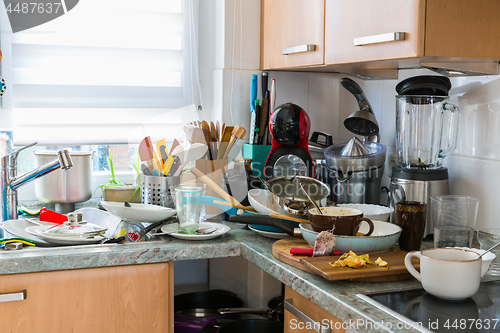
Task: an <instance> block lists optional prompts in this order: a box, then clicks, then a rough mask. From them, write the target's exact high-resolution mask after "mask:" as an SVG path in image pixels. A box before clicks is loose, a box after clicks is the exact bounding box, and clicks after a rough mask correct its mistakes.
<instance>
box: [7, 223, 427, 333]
mask: <svg viewBox="0 0 500 333" xmlns="http://www.w3.org/2000/svg"><path fill="white" fill-rule="evenodd" d="M222 223H224V224H226V225H228V226H229V227H230V228H231V230H230V231H229V232H228V233H227V234H225V235H222V236H220V237H217V238H215V239H210V240H204V241H188V240H180V239H175V238H172V237H169V236H161V237H162V238H161V239H160V240H151V241H148V242H142V243H125V244H111V245H106V244H103V245H84V246H65V247H55V248H25V249H23V250H20V251H3V250H2V251H0V275H6V274H18V273H33V272H43V271H57V270H67V269H78V268H92V267H106V266H118V265H136V264H146V263H158V262H166V261H172V260H173V261H181V260H192V259H210V258H223V257H235V256H242V257H244V258H246V259H247V260H249V261H250V262H252V263H253V264H255V265H256V266H258V267H260V268H261V269H263V270H264V271H266V272H267V273H269V274H270V275H272V276H273V277H275V278H276V279H278V280H279V281H281V282H282V283H284V284H285V285H287V286H289V287H291V288H292V289H293V290H296V291H297V292H299V293H300V294H301V295H303V296H305V297H306V298H307V299H309V300H311V301H312V302H314V303H316V304H318V305H319V306H320V307H322V308H323V309H325V310H326V311H328V312H329V313H331V314H332V315H334V316H336V317H337V318H339V319H341V320H342V321H345V322H354V321H357V320H360V321H364V322H372V323H381V322H382V321H383V322H384V323H386V324H387V323H392V324H393V327H395V326H396V324H397V323H400V321H399V320H398V319H396V318H394V317H392V316H390V315H388V314H386V313H385V312H383V311H381V310H379V309H377V308H376V307H374V306H372V305H370V304H369V303H366V302H365V301H363V300H361V299H359V298H358V297H357V296H356V294H358V293H366V292H376V291H387V290H404V289H410V288H417V287H420V283H419V282H418V281H417V280H415V279H413V278H411V279H408V280H403V281H397V282H384V283H366V282H350V281H327V280H325V279H323V278H322V277H319V276H316V275H313V274H310V273H307V272H304V271H302V270H300V269H297V268H294V267H292V266H290V265H288V264H285V263H283V262H281V261H279V260H278V259H276V258H275V257H274V256H273V254H272V244H273V243H274V242H275V240H274V239H269V238H265V237H262V236H260V235H258V234H257V233H255V232H253V231H251V230H248V229H246V228H243V227H242V226H241V225H238V224H236V223H230V222H222ZM430 246H431V242H428V241H427V242H424V247H430ZM385 327H386V325H385V326H383V325H379V326H378V328H370V329H364V328H363V327H358V330H359V331H361V332H363V331H370V332H388V331H389V330H387V329H386V328H385ZM390 331H392V332H417V331H416V330H413V329H402V330H398V329H394V328H393V329H392V330H390Z"/></svg>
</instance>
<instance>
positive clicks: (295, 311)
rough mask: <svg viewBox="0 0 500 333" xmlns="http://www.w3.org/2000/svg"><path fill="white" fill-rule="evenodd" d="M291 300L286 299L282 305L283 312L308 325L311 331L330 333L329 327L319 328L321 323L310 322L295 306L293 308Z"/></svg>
mask: <svg viewBox="0 0 500 333" xmlns="http://www.w3.org/2000/svg"><path fill="white" fill-rule="evenodd" d="M292 303H293V299H292V298H287V299H286V300H285V302H284V304H283V306H284V308H285V310H287V311H288V312H290V313H291V314H293V315H294V316H295V317H297V318H299V319H300V320H301V321H302V322H304V323H305V324H309V325H310V326H311V327H312V328H313V330H315V331H316V332H318V333H331V332H332V329H331V327H330V326H328V325H325V326H321V323H318V322H317V321H314V320H312V319H311V318H309V316H307V315H306V314H305V313H304V312H302V311H300V310H299V309H297V308H296V307H295V306H293V304H292Z"/></svg>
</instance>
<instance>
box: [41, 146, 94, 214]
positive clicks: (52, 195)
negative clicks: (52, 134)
mask: <svg viewBox="0 0 500 333" xmlns="http://www.w3.org/2000/svg"><path fill="white" fill-rule="evenodd" d="M33 154H34V155H35V165H36V166H37V167H39V166H41V165H44V164H46V163H48V162H50V161H53V160H54V159H55V158H56V154H57V152H54V151H48V150H47V151H35V152H33ZM70 156H71V160H72V161H73V167H72V168H71V169H69V170H56V171H54V172H52V173H50V174H47V175H45V176H44V177H41V178H39V179H37V180H35V195H36V197H37V198H38V200H40V201H41V202H44V203H55V204H56V208H55V209H56V211H58V212H60V213H68V212H72V211H74V210H75V203H77V202H83V201H87V200H89V199H90V198H91V197H92V189H91V177H92V158H93V156H94V152H91V151H71V152H70Z"/></svg>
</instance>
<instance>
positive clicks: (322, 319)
mask: <svg viewBox="0 0 500 333" xmlns="http://www.w3.org/2000/svg"><path fill="white" fill-rule="evenodd" d="M285 300H288V302H290V303H291V304H292V305H293V306H294V307H295V308H297V309H298V310H299V311H301V312H302V313H303V314H305V315H306V316H308V317H309V318H310V319H312V320H313V321H315V322H316V323H319V324H327V325H328V326H329V327H330V328H331V331H330V332H332V333H343V332H345V329H343V328H341V327H342V321H341V320H340V319H338V318H337V317H335V316H333V315H331V314H330V313H328V312H327V311H325V310H323V309H322V308H320V307H319V306H318V305H316V304H314V303H313V302H311V301H310V300H308V299H307V298H305V297H304V296H302V295H300V294H299V293H297V292H296V291H294V290H292V289H290V288H289V287H286V288H285ZM336 323H337V325H336ZM310 327H312V326H311V324H310V325H309V326H308V325H307V323H305V322H303V321H301V320H300V319H299V318H297V317H296V316H294V315H293V314H291V313H290V312H289V311H287V310H285V333H296V332H304V333H305V332H307V333H315V332H316V331H315V330H314V329H310ZM336 327H337V328H336ZM316 328H319V326H317V327H316Z"/></svg>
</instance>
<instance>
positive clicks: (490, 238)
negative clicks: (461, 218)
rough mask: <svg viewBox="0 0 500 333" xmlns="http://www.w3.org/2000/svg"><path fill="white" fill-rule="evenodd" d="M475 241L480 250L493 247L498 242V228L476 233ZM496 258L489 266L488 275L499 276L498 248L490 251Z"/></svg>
mask: <svg viewBox="0 0 500 333" xmlns="http://www.w3.org/2000/svg"><path fill="white" fill-rule="evenodd" d="M477 240H478V241H479V244H480V245H481V250H488V249H489V248H490V247H492V246H493V245H495V244H497V243H498V242H500V228H484V229H480V230H478V232H477ZM491 252H493V254H494V255H495V256H496V258H495V259H493V261H492V262H491V264H490V269H489V270H488V272H487V273H488V274H489V275H496V276H500V246H497V247H496V248H494V249H493V250H491Z"/></svg>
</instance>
